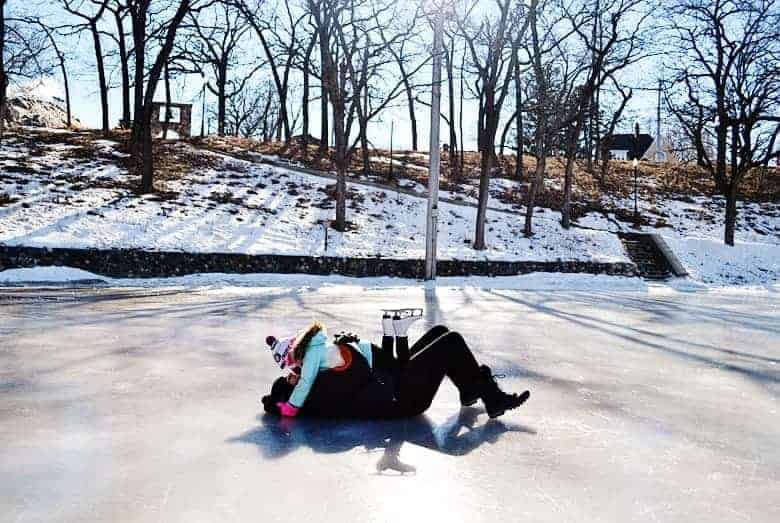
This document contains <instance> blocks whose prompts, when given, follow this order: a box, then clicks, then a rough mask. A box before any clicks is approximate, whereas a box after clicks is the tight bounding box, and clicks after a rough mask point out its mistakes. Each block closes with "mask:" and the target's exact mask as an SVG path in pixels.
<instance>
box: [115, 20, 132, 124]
mask: <svg viewBox="0 0 780 523" xmlns="http://www.w3.org/2000/svg"><path fill="white" fill-rule="evenodd" d="M120 13H121V12H120V10H119V9H117V10H116V11H114V20H115V22H116V29H117V41H118V42H119V62H120V66H121V74H122V124H121V127H122V128H123V129H128V128H129V127H130V65H129V63H128V62H129V60H128V56H127V45H126V43H125V29H124V24H123V23H122V15H121V14H120Z"/></svg>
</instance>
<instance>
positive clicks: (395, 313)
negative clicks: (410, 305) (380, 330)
mask: <svg viewBox="0 0 780 523" xmlns="http://www.w3.org/2000/svg"><path fill="white" fill-rule="evenodd" d="M383 312H384V313H385V314H388V315H390V316H391V318H392V322H393V332H394V334H395V336H396V337H397V338H405V337H407V331H408V330H409V327H410V326H411V325H412V324H413V323H414V322H416V321H417V320H420V319H422V315H423V310H422V309H395V310H385V311H383ZM383 325H384V319H383Z"/></svg>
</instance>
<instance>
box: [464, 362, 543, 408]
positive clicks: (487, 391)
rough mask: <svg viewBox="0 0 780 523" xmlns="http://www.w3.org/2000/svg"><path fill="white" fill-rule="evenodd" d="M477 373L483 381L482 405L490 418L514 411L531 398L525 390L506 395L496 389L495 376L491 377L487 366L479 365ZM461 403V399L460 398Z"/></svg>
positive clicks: (490, 371) (491, 374) (491, 373)
mask: <svg viewBox="0 0 780 523" xmlns="http://www.w3.org/2000/svg"><path fill="white" fill-rule="evenodd" d="M479 371H480V373H481V374H482V379H483V380H484V382H483V383H484V385H483V386H484V389H483V394H482V403H484V404H485V410H486V411H487V413H488V416H489V417H490V418H497V417H499V416H501V415H502V414H504V413H505V412H506V411H508V410H512V409H516V408H517V407H519V406H520V405H522V404H523V403H525V402H526V400H527V399H528V398H529V397H530V396H531V393H530V392H528V391H527V390H526V391H524V392H523V393H522V394H520V395H517V394H507V393H506V392H504V391H502V390H501V389H500V388H499V387H498V383H497V382H496V379H495V376H493V371H492V370H490V367H488V366H487V365H481V366H480V367H479ZM466 399H469V398H466ZM461 401H463V398H461Z"/></svg>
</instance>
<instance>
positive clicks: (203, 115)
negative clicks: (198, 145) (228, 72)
mask: <svg viewBox="0 0 780 523" xmlns="http://www.w3.org/2000/svg"><path fill="white" fill-rule="evenodd" d="M201 78H203V94H202V95H201V98H202V104H203V106H202V108H201V110H200V136H201V138H202V137H204V136H206V84H207V83H208V82H207V80H206V75H201Z"/></svg>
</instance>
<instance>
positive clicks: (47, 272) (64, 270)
mask: <svg viewBox="0 0 780 523" xmlns="http://www.w3.org/2000/svg"><path fill="white" fill-rule="evenodd" d="M105 280H106V278H104V277H102V276H97V275H95V274H92V273H91V272H87V271H82V270H81V269H74V268H72V267H33V268H30V269H8V270H5V271H1V272H0V284H17V283H68V282H72V283H74V282H96V281H105Z"/></svg>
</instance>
